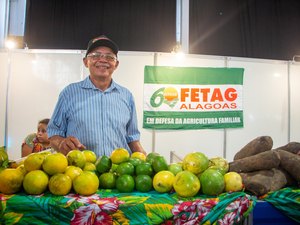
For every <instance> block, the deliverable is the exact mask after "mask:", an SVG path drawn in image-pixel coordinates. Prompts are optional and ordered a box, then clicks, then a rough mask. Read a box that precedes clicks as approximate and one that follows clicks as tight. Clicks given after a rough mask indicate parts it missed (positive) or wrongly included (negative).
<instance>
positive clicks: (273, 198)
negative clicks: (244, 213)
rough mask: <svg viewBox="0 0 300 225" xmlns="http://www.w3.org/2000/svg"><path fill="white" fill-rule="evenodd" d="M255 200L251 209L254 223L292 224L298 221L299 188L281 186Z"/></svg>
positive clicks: (299, 207)
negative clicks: (259, 199) (254, 204)
mask: <svg viewBox="0 0 300 225" xmlns="http://www.w3.org/2000/svg"><path fill="white" fill-rule="evenodd" d="M261 200H263V201H257V203H256V206H255V208H254V210H253V224H254V225H260V224H263V225H268V224H270V225H271V224H280V225H294V224H299V223H300V189H299V188H283V189H281V190H278V191H274V192H270V193H268V194H267V195H265V196H263V198H261Z"/></svg>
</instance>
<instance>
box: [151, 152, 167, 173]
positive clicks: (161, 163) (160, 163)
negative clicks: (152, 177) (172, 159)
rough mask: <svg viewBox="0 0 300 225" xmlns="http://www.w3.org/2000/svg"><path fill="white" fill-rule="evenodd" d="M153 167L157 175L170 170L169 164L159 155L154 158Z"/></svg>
mask: <svg viewBox="0 0 300 225" xmlns="http://www.w3.org/2000/svg"><path fill="white" fill-rule="evenodd" d="M152 167H153V170H154V172H155V173H158V172H159V171H162V170H168V163H167V161H166V159H165V157H163V156H162V155H158V156H155V157H154V160H153V162H152Z"/></svg>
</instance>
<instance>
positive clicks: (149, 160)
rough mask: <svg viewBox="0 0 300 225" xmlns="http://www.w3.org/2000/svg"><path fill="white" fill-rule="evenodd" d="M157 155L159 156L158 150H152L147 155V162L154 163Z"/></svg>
mask: <svg viewBox="0 0 300 225" xmlns="http://www.w3.org/2000/svg"><path fill="white" fill-rule="evenodd" d="M156 156H159V154H158V153H157V152H150V153H149V154H148V155H147V156H146V162H149V163H151V164H152V163H153V161H154V158H155V157H156Z"/></svg>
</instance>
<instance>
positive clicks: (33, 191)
mask: <svg viewBox="0 0 300 225" xmlns="http://www.w3.org/2000/svg"><path fill="white" fill-rule="evenodd" d="M48 182H49V177H48V175H47V174H46V173H45V172H44V171H42V170H33V171H30V172H28V173H27V174H26V175H25V177H24V180H23V188H24V190H25V192H26V193H27V194H29V195H40V194H42V193H43V192H44V191H45V190H46V189H47V187H48Z"/></svg>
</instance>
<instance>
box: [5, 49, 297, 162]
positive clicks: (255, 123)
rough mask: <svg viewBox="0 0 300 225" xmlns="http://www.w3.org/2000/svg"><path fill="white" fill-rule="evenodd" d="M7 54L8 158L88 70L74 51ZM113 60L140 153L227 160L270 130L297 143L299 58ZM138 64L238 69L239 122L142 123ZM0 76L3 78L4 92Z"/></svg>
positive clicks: (143, 56)
mask: <svg viewBox="0 0 300 225" xmlns="http://www.w3.org/2000/svg"><path fill="white" fill-rule="evenodd" d="M8 56H9V54H8V53H7V52H0V66H1V67H0V88H1V89H0V94H1V95H0V105H1V108H0V122H1V123H0V138H1V140H0V145H3V144H4V143H5V141H4V138H5V122H7V128H8V129H7V147H8V154H9V157H10V158H11V159H18V158H19V157H20V156H21V144H22V141H23V139H24V137H25V136H26V135H27V134H28V133H31V132H35V131H36V126H37V122H38V120H40V119H42V118H45V117H50V116H51V114H52V112H53V109H54V106H55V103H56V101H57V98H58V94H59V92H60V91H61V90H62V88H63V87H65V86H66V85H68V84H69V83H71V82H75V81H78V80H81V79H83V78H84V77H85V76H87V75H88V71H87V70H86V69H85V68H84V66H83V64H82V57H83V56H84V52H81V51H64V50H27V51H26V50H12V52H11V64H9V63H8V62H9V61H8ZM119 60H120V65H119V68H118V69H117V70H116V72H115V74H114V75H113V77H114V79H115V80H116V81H117V82H118V83H120V84H121V85H123V86H125V87H127V88H128V89H130V90H131V91H132V92H133V95H134V97H135V101H136V107H137V114H138V122H139V129H140V131H141V142H142V144H143V146H144V148H145V149H146V151H147V152H151V151H155V152H158V153H160V154H161V155H164V156H165V157H166V159H167V160H168V161H170V159H171V156H170V152H171V151H172V152H175V154H176V155H177V156H179V157H180V158H183V156H184V155H186V154H187V153H189V152H193V151H201V152H203V153H205V154H207V156H209V157H214V156H224V157H226V158H227V159H228V160H229V161H230V160H232V159H233V156H234V154H235V153H236V152H237V151H238V150H239V149H240V148H242V147H243V146H244V145H246V144H247V143H248V142H249V141H251V140H252V139H254V138H256V137H258V136H261V135H269V136H271V137H272V138H273V141H274V147H278V146H281V145H285V144H287V143H288V141H298V142H300V129H299V128H298V127H297V124H299V122H300V121H299V120H300V118H299V116H298V115H299V113H300V106H298V105H299V96H300V93H299V92H300V88H299V85H300V82H299V79H300V75H299V73H300V64H299V63H293V62H286V61H275V60H262V59H247V58H228V57H220V56H203V55H187V56H186V58H184V59H182V60H181V61H180V60H178V59H177V58H176V57H175V56H174V55H173V54H168V53H151V52H147V53H146V52H120V53H119ZM145 65H157V66H185V67H187V66H192V67H239V68H244V69H245V73H244V91H243V95H244V96H243V99H244V100H243V105H244V128H239V129H203V130H168V131H153V130H148V129H143V128H142V122H143V83H144V66H145ZM7 77H10V80H9V83H8V84H9V85H8V96H7V98H6V94H7V89H6V88H7V82H8V80H7ZM6 99H8V104H7V105H8V108H7V115H6V114H5V113H6V109H5V106H6ZM5 118H7V120H6V119H5Z"/></svg>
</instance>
